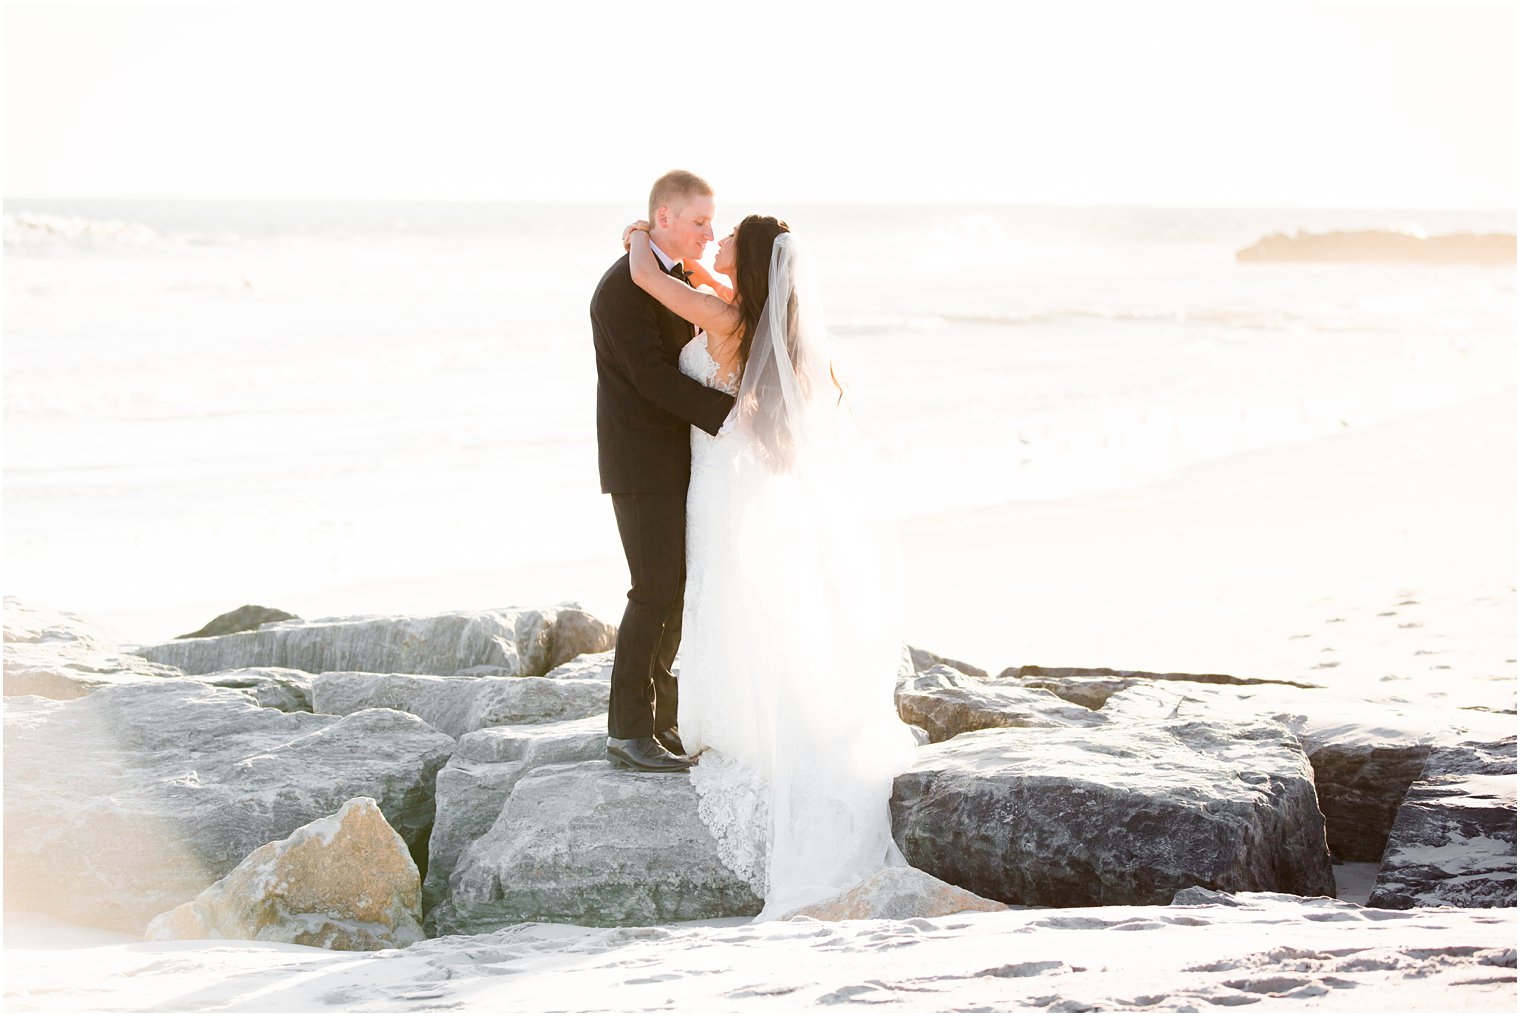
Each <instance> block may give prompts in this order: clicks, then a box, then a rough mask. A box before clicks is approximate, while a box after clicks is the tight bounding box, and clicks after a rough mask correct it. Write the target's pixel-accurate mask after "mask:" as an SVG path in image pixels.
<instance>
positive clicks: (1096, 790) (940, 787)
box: [892, 720, 1335, 907]
mask: <svg viewBox="0 0 1520 1016" xmlns="http://www.w3.org/2000/svg"><path fill="white" fill-rule="evenodd" d="M892 819H893V830H894V835H895V836H896V838H897V842H898V845H899V846H901V847H902V849H903V853H904V854H905V855H906V857H907V859H908V862H909V863H910V864H912V865H913V866H914V867H916V868H922V869H923V870H925V871H927V872H929V873H930V874H932V875H935V876H936V877H938V878H941V879H944V880H945V881H947V882H951V883H954V884H955V885H958V886H961V887H962V888H964V889H968V890H970V891H971V892H974V893H977V894H979V895H981V896H985V897H988V898H990V899H995V900H1000V901H1002V902H1005V903H1021V904H1029V905H1036V906H1062V907H1068V906H1091V905H1097V904H1164V903H1167V902H1168V901H1170V900H1171V898H1172V896H1173V894H1175V893H1176V892H1178V891H1179V890H1181V889H1185V888H1187V887H1188V886H1192V885H1203V886H1208V887H1211V888H1217V889H1224V890H1229V891H1234V890H1252V891H1255V890H1267V891H1275V892H1291V893H1295V894H1299V895H1314V894H1323V895H1331V896H1333V895H1334V894H1335V879H1334V877H1333V875H1332V872H1331V861H1330V852H1329V850H1328V849H1327V848H1326V846H1325V831H1324V830H1325V826H1324V819H1323V817H1322V816H1321V815H1320V812H1319V807H1318V804H1317V802H1316V800H1315V796H1314V782H1313V778H1312V774H1311V771H1310V769H1309V762H1308V759H1307V758H1306V757H1305V756H1304V753H1303V751H1302V749H1301V748H1300V747H1299V745H1298V742H1297V740H1296V739H1295V738H1294V737H1293V735H1292V734H1290V733H1289V732H1288V731H1287V730H1286V729H1285V728H1284V727H1283V726H1282V725H1281V724H1278V723H1273V722H1253V723H1231V722H1227V721H1209V722H1204V721H1196V722H1195V721H1178V720H1154V721H1143V720H1135V721H1130V722H1125V723H1109V724H1105V725H1103V726H1101V727H1090V728H1084V727H1059V728H1050V727H1032V728H1025V729H1021V730H980V731H974V732H972V733H969V734H962V735H960V736H959V737H955V738H952V739H950V740H949V741H944V742H942V743H940V744H935V745H930V746H929V747H927V748H923V749H920V751H919V761H918V762H917V764H916V765H914V767H913V768H912V769H910V770H908V772H906V773H904V774H902V775H901V776H899V777H898V778H897V781H896V784H895V786H894V789H893V794H892Z"/></svg>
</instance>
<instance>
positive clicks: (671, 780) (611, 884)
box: [434, 760, 761, 934]
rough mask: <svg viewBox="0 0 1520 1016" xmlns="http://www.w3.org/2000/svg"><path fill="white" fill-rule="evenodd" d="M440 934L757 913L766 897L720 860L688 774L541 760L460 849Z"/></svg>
mask: <svg viewBox="0 0 1520 1016" xmlns="http://www.w3.org/2000/svg"><path fill="white" fill-rule="evenodd" d="M450 888H451V890H452V893H451V896H450V898H449V899H448V900H447V901H446V902H445V903H443V904H441V905H440V906H439V907H438V909H437V910H436V911H435V912H434V918H435V922H436V927H437V929H438V933H439V934H455V933H471V934H473V933H477V932H483V931H490V930H493V929H497V928H501V927H504V926H505V925H508V924H516V923H519V922H522V921H551V922H560V923H569V924H588V925H612V926H618V925H649V924H664V923H668V922H671V921H687V920H696V919H706V918H718V917H739V916H752V915H754V914H757V913H759V912H760V908H761V901H760V900H759V899H757V898H756V897H755V895H754V893H752V892H751V891H750V888H749V886H747V885H746V884H745V883H744V882H743V880H741V879H740V878H739V876H737V875H735V874H734V873H733V872H731V871H729V870H728V869H727V868H726V867H724V865H723V862H722V861H720V860H719V859H718V848H717V844H716V843H714V842H713V839H712V836H711V835H710V834H709V833H708V831H707V828H706V826H704V825H703V824H702V821H701V819H700V818H699V817H698V815H697V794H696V790H695V789H694V788H693V787H692V784H691V780H690V779H689V778H687V777H686V776H683V775H655V774H651V773H640V772H636V771H634V770H631V769H623V768H620V767H615V766H613V765H612V764H610V763H608V762H606V761H604V760H598V761H591V762H575V763H569V764H561V765H547V766H541V767H539V768H537V769H534V770H533V771H531V772H529V773H528V774H527V775H526V776H524V777H523V778H522V779H520V780H518V781H517V784H516V786H515V787H513V789H512V794H511V796H510V797H509V798H507V803H506V805H505V807H503V808H502V812H501V815H500V817H499V818H498V819H497V820H496V823H495V824H494V825H493V826H492V827H491V829H490V830H489V831H488V832H487V833H486V835H485V836H483V837H481V838H480V839H478V840H476V841H475V842H474V843H472V844H471V845H470V846H469V847H467V848H466V849H465V851H464V852H463V853H462V854H461V855H460V857H459V861H458V864H457V865H456V867H455V870H454V874H453V877H452V878H451V879H450Z"/></svg>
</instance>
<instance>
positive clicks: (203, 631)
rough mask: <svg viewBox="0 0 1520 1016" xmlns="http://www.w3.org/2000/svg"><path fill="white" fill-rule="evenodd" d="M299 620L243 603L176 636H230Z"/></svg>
mask: <svg viewBox="0 0 1520 1016" xmlns="http://www.w3.org/2000/svg"><path fill="white" fill-rule="evenodd" d="M296 620H300V619H299V618H297V617H296V615H294V614H289V613H286V612H285V611H283V610H279V609H277V608H275V607H260V606H256V605H254V604H252V603H245V604H244V605H243V606H241V607H239V608H238V609H236V610H229V611H228V612H227V613H225V614H218V615H217V616H216V617H213V618H212V619H211V620H209V621H207V622H206V623H205V624H204V625H202V626H201V627H200V628H199V629H197V630H196V631H193V632H191V633H190V634H188V635H176V636H175V638H181V639H203V638H209V637H210V636H212V635H231V634H232V633H233V632H238V631H253V630H254V629H256V628H258V627H259V626H260V625H262V624H266V623H268V622H270V621H296Z"/></svg>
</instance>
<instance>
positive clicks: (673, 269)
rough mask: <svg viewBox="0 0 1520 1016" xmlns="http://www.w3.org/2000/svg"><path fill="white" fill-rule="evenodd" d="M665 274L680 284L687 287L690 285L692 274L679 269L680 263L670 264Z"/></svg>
mask: <svg viewBox="0 0 1520 1016" xmlns="http://www.w3.org/2000/svg"><path fill="white" fill-rule="evenodd" d="M666 274H667V275H670V276H672V277H674V278H677V279H680V280H681V281H682V282H684V283H686V284H687V285H688V286H689V285H691V277H692V275H693V274H694V273H693V272H688V271H687V270H686V269H684V268H682V267H681V262H679V261H676V262H674V263H672V264H671V266H670V269H669V271H668V272H666Z"/></svg>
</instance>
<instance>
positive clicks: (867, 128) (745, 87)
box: [0, 0, 1520, 209]
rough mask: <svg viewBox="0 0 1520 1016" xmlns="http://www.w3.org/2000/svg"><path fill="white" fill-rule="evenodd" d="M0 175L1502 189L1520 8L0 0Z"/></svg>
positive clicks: (121, 191)
mask: <svg viewBox="0 0 1520 1016" xmlns="http://www.w3.org/2000/svg"><path fill="white" fill-rule="evenodd" d="M3 31H4V41H3V56H4V60H3V63H4V96H3V113H4V118H3V122H0V123H3V127H0V129H3V152H4V157H3V158H4V161H3V191H4V194H5V195H6V196H8V197H118V198H120V197H153V198H158V197H165V198H276V199H300V198H309V199H332V198H368V199H418V200H425V199H440V200H442V199H460V200H471V199H506V200H516V199H535V198H547V199H557V200H618V199H621V200H626V199H627V198H628V196H629V195H630V194H639V195H642V194H643V193H644V192H645V191H646V190H647V188H648V186H649V181H650V180H652V179H653V178H654V177H655V176H657V175H658V174H659V173H660V172H662V171H663V170H665V169H668V168H671V167H673V166H683V167H686V168H690V169H694V170H696V171H697V172H699V173H701V174H702V175H704V176H706V177H708V178H709V179H710V180H711V181H712V182H713V184H714V185H715V186H716V187H717V188H718V189H719V191H720V193H724V194H730V195H740V194H742V195H745V196H749V197H755V198H762V197H763V198H767V199H771V200H788V201H795V202H804V201H817V202H871V203H874V202H886V203H899V202H900V203H909V204H924V203H938V202H966V203H980V202H986V203H999V204H1016V205H1033V204H1046V203H1051V204H1078V205H1160V206H1272V205H1280V206H1309V207H1312V206H1347V207H1355V206H1372V207H1411V208H1415V207H1432V208H1435V207H1459V208H1460V207H1478V208H1503V209H1509V208H1514V207H1515V206H1516V190H1517V186H1516V182H1515V181H1516V180H1520V159H1517V133H1520V113H1517V91H1520V88H1517V77H1516V55H1517V51H1520V27H1517V18H1516V4H1515V3H1513V2H1503V3H1462V2H1456V0H1439V2H1431V3H1407V4H1406V3H1391V2H1381V0H1369V2H1352V3H1339V2H1337V3H1329V2H1322V3H1288V2H1276V0H1260V2H1258V0H1207V2H1202V3H1159V2H1146V0H1134V2H1129V3H1085V2H1078V0H1059V2H1027V3H1018V2H1003V3H998V4H985V5H983V4H975V5H972V4H958V3H953V2H947V0H919V2H916V3H912V4H893V3H888V2H872V3H858V4H857V3H845V2H838V3H828V4H825V3H822V2H819V0H812V2H809V3H806V4H801V5H791V4H783V3H777V2H769V3H749V4H734V3H718V2H712V0H709V2H697V0H667V2H664V3H660V4H658V5H652V6H651V5H646V4H644V3H632V2H625V3H620V4H616V5H610V6H608V5H592V4H580V3H570V2H561V0H553V2H550V0H538V2H533V3H526V4H514V3H504V2H497V3H492V4H489V5H469V4H445V3H440V2H436V0H434V2H427V3H411V4H377V3H363V4H342V3H334V4H324V3H315V2H303V3H294V4H287V3H275V2H262V3H232V2H211V0H198V2H195V3H185V4H136V3H114V4H107V5H95V4H76V3H60V2H48V3H37V4H30V3H11V2H7V3H6V4H5V7H4V26H3Z"/></svg>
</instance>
